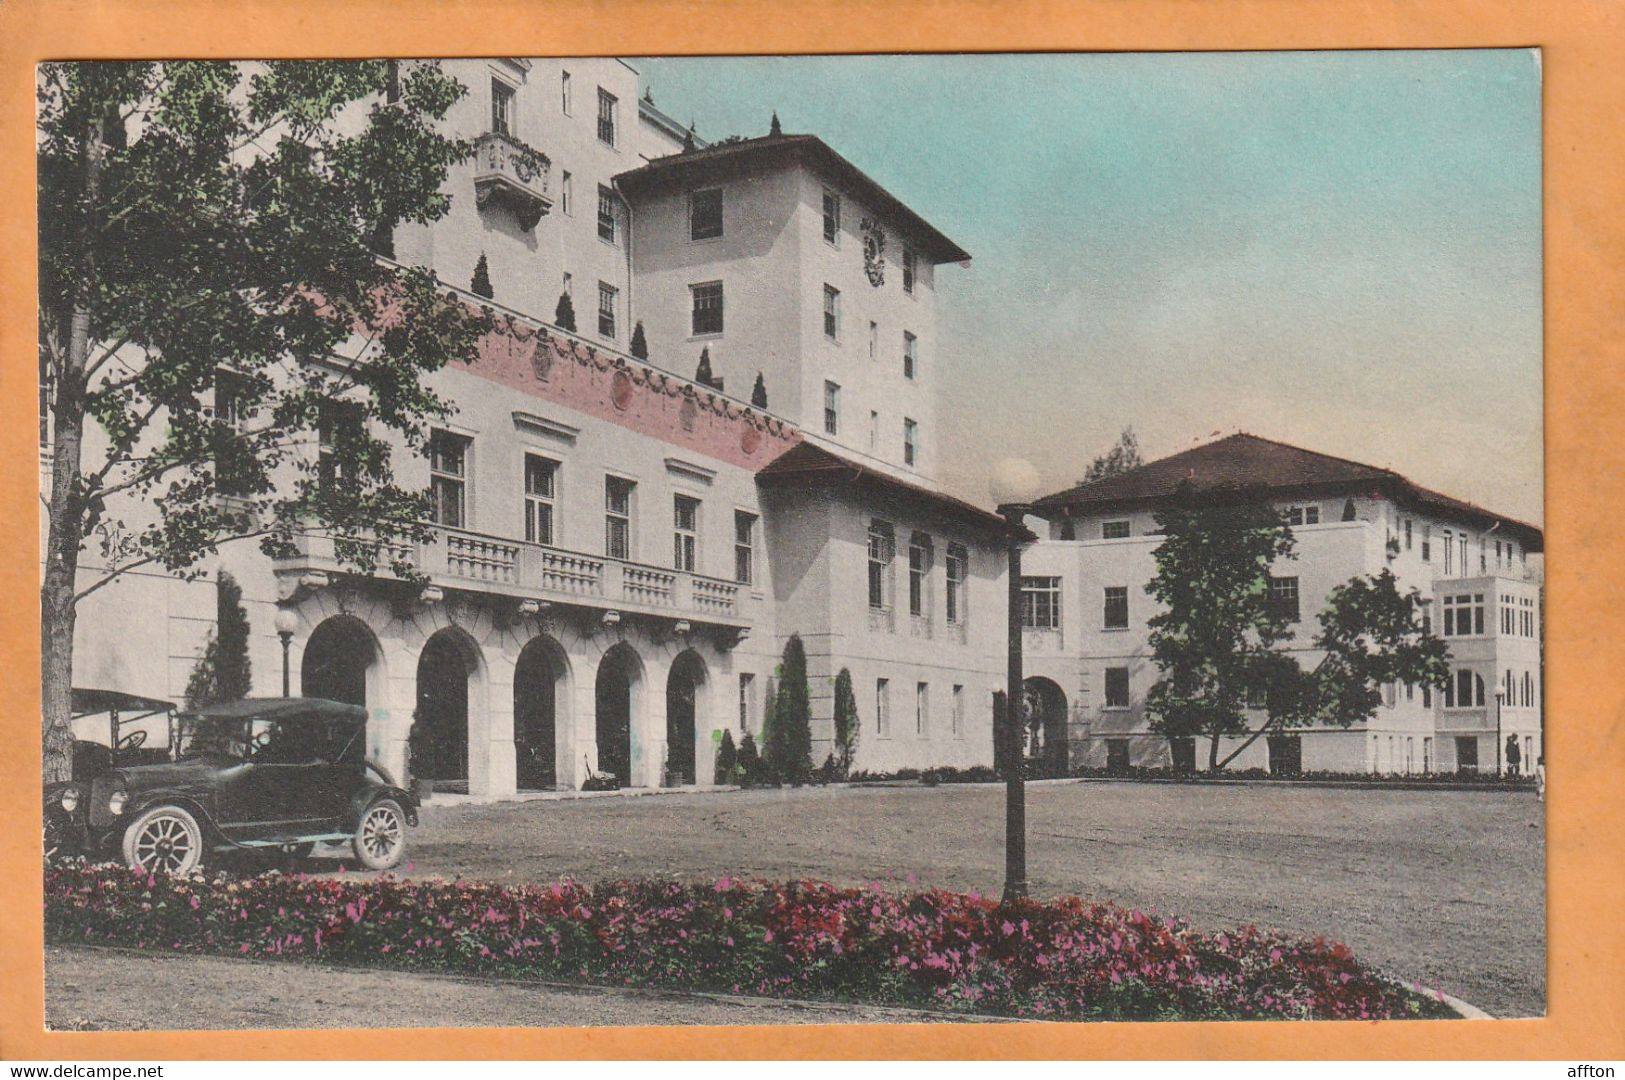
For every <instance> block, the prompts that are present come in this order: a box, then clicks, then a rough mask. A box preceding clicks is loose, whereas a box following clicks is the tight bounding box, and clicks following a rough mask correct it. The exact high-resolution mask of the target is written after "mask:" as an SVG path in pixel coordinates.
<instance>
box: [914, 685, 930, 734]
mask: <svg viewBox="0 0 1625 1080" xmlns="http://www.w3.org/2000/svg"><path fill="white" fill-rule="evenodd" d="M930 722H931V684H930V683H915V684H914V734H916V735H925V734H926V732H927V729H928V728H929V727H930Z"/></svg>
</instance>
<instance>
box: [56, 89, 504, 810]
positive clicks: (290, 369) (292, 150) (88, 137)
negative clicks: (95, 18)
mask: <svg viewBox="0 0 1625 1080" xmlns="http://www.w3.org/2000/svg"><path fill="white" fill-rule="evenodd" d="M37 89H38V99H39V108H38V130H37V137H36V147H37V158H38V172H39V215H40V348H41V354H42V361H43V363H42V367H43V368H44V369H45V376H46V378H47V390H48V408H49V412H50V427H51V447H50V449H51V479H50V482H49V491H48V493H47V496H46V501H47V504H48V506H47V511H46V518H47V524H46V528H47V537H46V549H45V551H46V554H45V570H44V580H43V582H42V584H41V588H40V599H41V609H42V612H41V631H42V636H43V642H42V644H43V654H44V658H43V663H42V677H43V690H44V710H43V737H44V744H45V746H44V749H45V765H44V768H45V775H46V778H47V779H56V778H62V777H66V776H67V774H68V771H69V749H70V745H71V739H72V734H71V730H70V728H69V719H70V709H69V688H70V687H71V685H72V677H73V635H74V625H75V621H76V617H77V612H78V605H79V604H80V602H81V601H83V600H84V599H85V598H86V597H87V596H89V595H91V594H92V593H94V592H95V591H96V590H98V589H100V588H102V587H103V586H105V585H106V584H107V583H108V582H109V581H112V580H114V579H116V578H117V577H118V576H119V575H120V574H123V573H125V572H127V571H129V570H130V569H132V568H135V567H138V566H144V565H157V566H160V567H162V568H164V569H165V570H168V571H170V572H172V573H175V574H178V575H183V576H196V575H197V574H199V573H201V572H202V568H201V567H200V562H201V560H204V559H205V558H207V557H209V556H211V555H212V554H213V553H215V552H216V551H217V550H218V547H219V545H220V544H222V543H225V542H227V541H229V540H235V539H246V538H250V537H257V538H258V539H259V540H260V543H261V546H262V547H263V548H265V550H266V551H267V552H269V553H272V554H276V553H286V552H288V551H289V550H291V548H292V545H293V544H294V542H295V541H296V539H297V538H298V536H299V535H300V534H301V533H302V532H305V531H307V530H309V529H310V528H312V527H313V525H319V526H322V527H324V528H330V529H331V530H332V531H334V532H335V533H336V535H337V536H338V538H339V541H338V544H339V548H340V556H341V558H343V559H345V560H346V561H348V562H353V563H354V564H355V565H356V566H357V567H358V568H361V569H366V568H369V567H370V566H371V565H372V563H373V562H374V561H375V560H376V557H377V556H376V552H377V550H378V548H377V540H380V539H390V538H412V539H417V538H421V537H423V536H426V535H427V533H426V532H425V531H424V530H423V529H422V527H421V526H420V525H419V524H418V523H419V522H421V521H422V520H423V518H424V516H425V510H426V508H427V505H426V501H425V499H424V497H423V495H422V493H420V492H410V491H407V490H404V489H402V488H401V487H400V486H398V485H397V484H396V483H395V480H394V476H393V473H392V470H391V465H390V452H389V443H387V442H386V441H385V436H389V437H390V438H392V439H394V440H395V441H398V442H405V443H406V445H408V446H410V447H417V446H420V445H421V444H422V442H423V440H424V438H425V436H426V425H427V421H429V420H431V419H432V418H435V417H439V416H443V415H446V414H447V413H448V412H449V411H450V407H449V406H448V405H447V403H445V402H444V401H443V400H441V399H440V398H439V397H438V396H437V395H436V394H434V392H433V391H432V390H430V389H429V388H428V387H426V386H425V382H424V379H423V376H424V375H425V374H427V373H430V372H433V371H436V370H438V369H439V368H441V367H443V366H444V365H445V364H447V363H448V362H450V361H453V360H467V359H470V358H472V356H473V355H474V348H475V343H476V340H477V338H478V336H479V335H480V334H481V333H482V332H484V331H485V329H486V327H487V325H488V324H487V322H486V320H485V319H484V318H483V316H481V314H480V313H478V312H476V311H473V310H471V309H469V308H467V307H465V306H464V305H462V304H458V303H449V302H448V301H447V300H446V299H445V298H444V297H443V296H442V295H441V292H440V290H438V289H437V287H436V282H435V280H434V278H433V276H432V275H431V274H430V273H429V272H428V271H426V270H421V269H407V270H402V269H400V268H398V267H392V266H389V265H386V264H383V263H381V262H379V261H378V259H377V258H376V257H375V254H374V248H375V247H376V244H377V239H378V237H379V236H380V235H382V234H384V233H386V232H387V231H388V230H389V229H391V228H393V227H394V226H395V225H396V224H397V223H400V222H405V221H411V222H420V223H422V222H428V221H431V220H433V219H435V218H438V217H439V216H441V215H442V214H444V213H445V211H446V209H447V207H448V205H449V200H450V196H448V195H447V194H445V193H443V192H442V190H441V187H442V184H443V183H444V181H445V179H446V177H447V172H448V168H449V166H450V165H452V164H453V163H455V162H457V161H460V160H462V159H464V158H465V157H467V156H468V154H469V153H470V151H471V147H470V145H469V144H467V143H465V142H462V141H458V140H455V139H451V138H448V137H447V136H445V135H444V134H442V132H441V130H440V127H441V122H442V121H443V119H444V117H445V115H446V112H447V110H448V109H449V108H450V106H451V105H452V103H453V102H455V101H456V100H457V98H458V97H460V96H461V94H462V93H463V92H464V91H463V87H462V86H461V85H459V84H458V83H457V82H455V81H454V80H452V79H450V78H449V77H447V76H446V75H444V74H443V73H442V72H441V71H440V70H439V69H438V68H437V67H436V66H435V65H434V64H432V63H421V64H420V63H414V64H412V65H411V66H410V68H409V70H406V71H401V70H400V69H398V68H397V66H396V65H394V64H392V63H387V62H384V61H365V62H354V61H314V62H305V61H299V62H292V61H290V62H273V63H267V64H263V65H254V66H252V67H250V66H246V65H238V64H233V63H226V62H208V61H182V62H172V63H146V62H141V63H124V62H106V61H89V62H73V63H52V64H44V65H42V66H41V68H40V70H39V76H38V87H37ZM340 401H348V402H351V403H353V405H354V408H355V412H353V413H350V412H346V413H344V415H346V416H352V417H354V416H360V415H364V416H365V417H366V420H365V422H354V423H340V424H338V425H337V426H332V427H331V431H330V434H331V436H332V448H333V451H334V457H336V459H337V460H338V461H339V462H340V463H341V464H340V465H339V466H338V467H337V468H336V469H330V470H328V471H327V475H326V477H325V479H324V476H323V466H322V464H321V463H320V462H319V461H318V460H317V458H318V455H316V454H314V453H312V452H311V444H312V443H314V442H315V441H316V440H315V439H314V437H313V432H314V431H315V430H316V429H317V428H319V427H321V426H322V425H323V423H324V420H329V421H330V420H332V418H333V417H334V416H335V409H334V404H335V403H336V402H340ZM330 460H331V459H330ZM122 506H131V507H138V508H139V512H138V513H136V512H132V513H131V514H130V516H129V517H128V518H126V517H125V516H124V515H123V513H122V512H121V510H120V507H122ZM87 549H91V550H93V551H94V553H95V556H96V565H95V566H94V567H93V568H92V567H91V566H89V565H87V566H86V567H85V568H84V570H85V572H84V573H81V565H80V562H81V557H82V555H84V554H85V552H86V551H87Z"/></svg>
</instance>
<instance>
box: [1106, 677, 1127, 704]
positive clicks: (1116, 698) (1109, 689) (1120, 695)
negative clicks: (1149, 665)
mask: <svg viewBox="0 0 1625 1080" xmlns="http://www.w3.org/2000/svg"><path fill="white" fill-rule="evenodd" d="M1106 708H1108V709H1126V708H1128V668H1126V667H1109V668H1107V669H1106Z"/></svg>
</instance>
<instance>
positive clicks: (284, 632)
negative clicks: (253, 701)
mask: <svg viewBox="0 0 1625 1080" xmlns="http://www.w3.org/2000/svg"><path fill="white" fill-rule="evenodd" d="M297 629H299V616H298V615H296V614H294V610H293V608H287V607H279V608H277V609H276V636H277V637H279V638H281V639H282V696H283V697H292V696H293V694H292V693H290V692H289V682H288V646H289V645H290V644H292V643H293V632H294V631H295V630H297Z"/></svg>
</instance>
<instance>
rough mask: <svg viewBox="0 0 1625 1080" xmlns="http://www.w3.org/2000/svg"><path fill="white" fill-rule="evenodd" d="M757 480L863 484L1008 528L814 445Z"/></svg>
mask: <svg viewBox="0 0 1625 1080" xmlns="http://www.w3.org/2000/svg"><path fill="white" fill-rule="evenodd" d="M756 479H757V482H758V483H768V484H777V485H791V484H797V483H808V482H815V481H836V482H842V483H848V484H863V485H867V486H869V487H872V488H874V489H877V490H879V491H881V492H883V493H885V495H887V496H888V497H890V498H894V499H899V500H903V501H907V502H912V503H915V504H916V505H921V506H924V507H926V508H927V509H929V510H932V511H934V512H936V513H937V514H939V515H941V516H943V517H945V518H947V519H949V520H951V521H957V522H961V523H964V524H967V525H975V526H978V527H980V528H984V529H995V530H998V531H999V532H1004V531H1006V529H1007V526H1006V524H1005V520H1004V519H1003V518H1002V517H1000V516H999V515H998V514H995V513H993V512H992V511H990V510H984V509H982V508H981V507H980V506H977V505H975V504H974V503H968V502H966V501H965V500H963V499H956V498H954V497H953V496H952V495H945V494H943V493H942V492H940V491H933V490H932V489H930V488H928V487H923V486H921V485H919V484H914V483H910V482H909V481H907V480H903V479H901V478H900V477H896V476H893V475H891V474H890V473H886V472H881V471H880V470H878V469H875V468H873V467H872V466H869V465H865V464H863V463H862V462H860V461H854V460H852V459H851V458H847V457H842V456H841V455H839V454H836V453H835V452H833V451H831V450H829V449H827V448H825V447H823V446H818V445H816V444H814V443H811V442H802V443H799V444H797V445H796V446H794V447H792V448H791V449H790V450H787V451H785V452H784V453H783V454H781V455H779V456H778V457H777V458H775V459H774V460H773V461H772V462H770V463H769V464H767V465H765V466H763V467H762V468H761V469H759V470H758V471H757V473H756Z"/></svg>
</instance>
